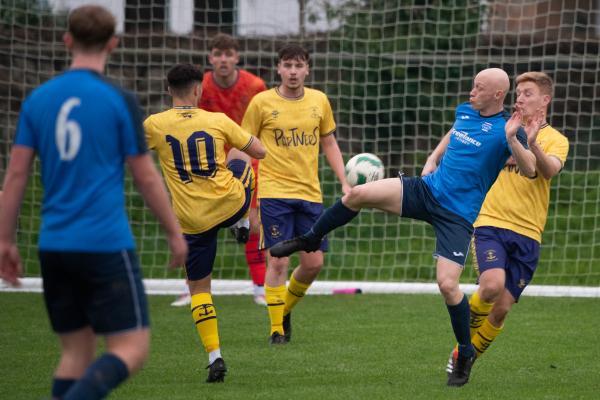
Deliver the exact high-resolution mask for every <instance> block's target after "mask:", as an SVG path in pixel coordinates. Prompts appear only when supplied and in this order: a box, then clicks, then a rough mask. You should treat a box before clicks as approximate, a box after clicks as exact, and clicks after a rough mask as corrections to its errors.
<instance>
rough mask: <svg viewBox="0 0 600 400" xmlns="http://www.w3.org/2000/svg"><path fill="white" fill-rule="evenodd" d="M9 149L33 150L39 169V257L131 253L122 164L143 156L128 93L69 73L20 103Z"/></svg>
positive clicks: (81, 72) (85, 74) (136, 112)
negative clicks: (41, 193)
mask: <svg viewBox="0 0 600 400" xmlns="http://www.w3.org/2000/svg"><path fill="white" fill-rule="evenodd" d="M15 145H21V146H27V147H30V148H32V149H34V150H35V152H36V153H37V155H38V157H39V158H40V162H41V177H42V185H43V187H44V198H43V202H42V223H41V228H40V237H39V248H40V249H41V250H51V251H84V252H88V251H89V252H112V251H118V250H122V249H133V248H135V244H134V241H133V236H132V234H131V229H130V227H129V222H128V220H127V214H126V211H125V197H124V162H125V158H126V157H127V156H130V155H138V154H143V153H145V152H146V151H147V150H146V143H145V138H144V132H143V128H142V118H141V112H140V109H139V106H138V103H137V101H136V99H135V97H134V96H133V95H132V94H131V93H128V92H126V91H124V90H123V89H120V88H119V87H118V86H116V85H114V84H113V83H111V82H109V81H108V80H106V79H105V78H104V77H103V76H102V75H100V74H98V73H96V72H93V71H91V70H86V69H75V70H70V71H67V72H65V73H63V74H62V75H59V76H57V77H56V78H54V79H52V80H50V81H48V82H46V83H45V84H43V85H42V86H40V87H39V88H37V89H36V90H34V91H33V92H32V93H31V94H30V95H29V96H28V97H27V99H26V100H25V101H24V102H23V105H22V108H21V114H20V116H19V123H18V126H17V134H16V137H15Z"/></svg>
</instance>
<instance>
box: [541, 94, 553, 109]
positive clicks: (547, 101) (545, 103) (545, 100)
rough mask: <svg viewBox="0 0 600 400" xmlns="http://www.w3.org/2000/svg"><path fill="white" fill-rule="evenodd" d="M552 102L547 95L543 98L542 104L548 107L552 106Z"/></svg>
mask: <svg viewBox="0 0 600 400" xmlns="http://www.w3.org/2000/svg"><path fill="white" fill-rule="evenodd" d="M551 101H552V97H550V95H547V94H545V95H544V96H542V102H543V103H544V106H545V107H548V104H550V102H551Z"/></svg>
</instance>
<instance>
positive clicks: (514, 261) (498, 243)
mask: <svg viewBox="0 0 600 400" xmlns="http://www.w3.org/2000/svg"><path fill="white" fill-rule="evenodd" d="M471 247H472V249H473V256H474V257H473V264H474V267H475V270H476V271H477V274H478V275H481V274H482V273H484V272H485V271H487V270H489V269H494V268H501V269H503V270H504V271H505V272H506V280H505V282H504V287H505V288H506V289H507V290H508V291H509V292H510V294H512V296H513V297H514V298H515V301H519V297H521V293H523V290H525V287H527V285H528V284H529V282H531V278H533V274H534V273H535V269H536V268H537V264H538V260H539V258H540V244H539V243H538V242H537V241H536V240H534V239H532V238H530V237H527V236H524V235H521V234H518V233H516V232H513V231H511V230H510V229H503V228H497V227H494V226H480V227H478V228H475V233H474V234H473V241H472V244H471Z"/></svg>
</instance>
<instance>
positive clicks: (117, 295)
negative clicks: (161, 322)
mask: <svg viewBox="0 0 600 400" xmlns="http://www.w3.org/2000/svg"><path fill="white" fill-rule="evenodd" d="M39 258H40V267H41V272H42V280H43V285H44V300H45V302H46V309H47V310H48V316H49V317H50V324H51V325H52V329H53V330H54V331H55V332H57V333H59V334H61V333H69V332H72V331H76V330H79V329H81V328H84V327H86V326H91V327H92V329H93V330H94V332H96V333H97V334H103V335H106V334H114V333H119V332H124V331H128V330H133V329H140V328H142V327H147V326H149V324H150V323H149V318H148V304H147V300H146V294H145V292H144V286H143V285H142V278H141V273H140V267H139V263H138V259H137V257H136V255H135V251H133V250H122V251H120V252H114V253H80V252H57V251H42V250H40V252H39Z"/></svg>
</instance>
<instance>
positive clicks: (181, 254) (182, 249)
mask: <svg viewBox="0 0 600 400" xmlns="http://www.w3.org/2000/svg"><path fill="white" fill-rule="evenodd" d="M168 241H169V248H170V249H171V259H170V260H169V268H177V267H180V266H182V265H184V264H185V260H186V259H187V254H188V245H187V242H186V241H185V239H184V237H183V235H182V234H181V233H178V234H175V235H173V236H169V238H168Z"/></svg>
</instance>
